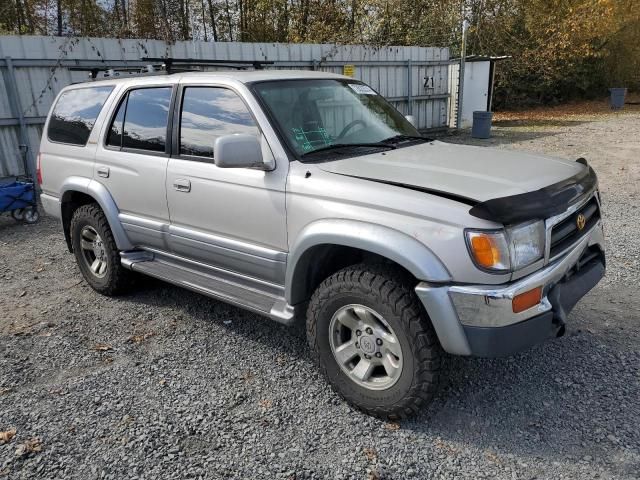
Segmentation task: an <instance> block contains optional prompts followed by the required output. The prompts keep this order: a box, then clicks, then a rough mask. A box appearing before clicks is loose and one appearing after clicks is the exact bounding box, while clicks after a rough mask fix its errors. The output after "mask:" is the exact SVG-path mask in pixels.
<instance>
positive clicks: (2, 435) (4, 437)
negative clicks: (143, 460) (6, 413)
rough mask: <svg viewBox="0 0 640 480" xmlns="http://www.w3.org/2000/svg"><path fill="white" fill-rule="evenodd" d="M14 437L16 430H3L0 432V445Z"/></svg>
mask: <svg viewBox="0 0 640 480" xmlns="http://www.w3.org/2000/svg"><path fill="white" fill-rule="evenodd" d="M15 436H16V429H15V428H10V429H9V430H5V431H4V432H0V445H2V444H4V443H9V442H10V441H11V439H12V438H13V437H15Z"/></svg>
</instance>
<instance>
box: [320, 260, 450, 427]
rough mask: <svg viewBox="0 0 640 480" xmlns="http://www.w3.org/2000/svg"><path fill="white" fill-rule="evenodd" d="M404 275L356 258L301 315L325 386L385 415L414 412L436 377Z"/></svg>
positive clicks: (436, 355) (432, 337) (434, 348)
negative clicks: (304, 314) (303, 314)
mask: <svg viewBox="0 0 640 480" xmlns="http://www.w3.org/2000/svg"><path fill="white" fill-rule="evenodd" d="M413 283H414V282H413V281H412V279H411V277H409V276H408V275H406V274H405V273H404V272H403V271H402V270H400V269H397V268H395V267H393V266H389V265H383V264H379V265H369V264H361V265H355V266H352V267H347V268H345V269H344V270H341V271H339V272H337V273H336V274H334V275H332V276H331V277H329V278H327V279H326V280H325V281H324V282H323V283H322V284H321V285H320V287H318V289H317V290H316V292H315V294H314V295H313V298H312V299H311V302H310V304H309V310H308V314H307V338H308V340H309V345H310V347H311V350H312V352H313V354H314V356H315V358H316V360H317V363H318V365H319V367H320V369H321V371H322V372H323V373H324V375H325V376H326V378H327V380H328V381H329V383H330V384H331V385H332V387H333V388H334V389H335V390H336V391H337V392H338V393H339V394H340V395H341V396H342V397H343V398H345V400H347V401H348V402H349V403H350V404H352V405H354V406H355V407H357V408H359V409H360V410H362V411H364V412H366V413H369V414H372V415H375V416H378V417H383V418H388V419H391V420H395V419H401V418H405V417H408V416H410V415H412V414H414V413H416V412H417V411H418V410H419V409H420V408H421V407H422V406H424V405H426V404H427V403H428V402H429V401H430V400H431V399H432V397H433V395H434V393H435V391H436V389H437V387H438V383H439V372H440V359H441V348H440V345H439V343H438V339H437V337H436V334H435V331H434V330H433V327H432V325H431V323H430V321H429V319H428V318H427V315H426V312H425V311H424V309H423V308H422V305H421V304H420V300H419V299H418V298H417V296H416V294H415V292H414V289H413V288H414V285H413Z"/></svg>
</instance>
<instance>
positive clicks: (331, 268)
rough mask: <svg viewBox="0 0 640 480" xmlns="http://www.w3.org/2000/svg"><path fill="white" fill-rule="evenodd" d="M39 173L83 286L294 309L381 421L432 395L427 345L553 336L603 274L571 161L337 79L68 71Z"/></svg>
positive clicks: (321, 361) (436, 360)
mask: <svg viewBox="0 0 640 480" xmlns="http://www.w3.org/2000/svg"><path fill="white" fill-rule="evenodd" d="M38 176H39V178H40V179H41V180H40V181H41V187H42V197H41V198H42V203H43V205H44V207H45V209H46V211H47V212H48V213H49V214H51V215H55V216H57V217H59V218H60V219H61V221H62V227H63V231H64V235H65V238H66V241H67V245H68V247H69V250H70V251H71V252H73V253H74V254H75V257H76V259H77V262H78V266H79V268H80V271H81V272H82V274H83V275H84V278H85V279H86V281H87V283H89V285H91V287H93V288H94V289H95V290H96V291H97V292H99V293H102V294H105V295H116V294H118V293H121V292H124V291H125V290H127V288H129V286H130V285H131V281H132V279H133V278H134V275H135V274H136V273H140V274H146V275H150V276H153V277H157V278H160V279H162V280H166V281H168V282H171V283H174V284H176V285H180V286H183V287H185V288H189V289H192V290H195V291H196V292H200V293H202V294H204V295H207V296H210V297H213V298H216V299H219V300H222V301H225V302H229V303H232V304H234V305H238V306H240V307H242V308H245V309H247V310H251V311H254V312H257V313H259V314H262V315H264V316H265V317H270V318H272V319H274V320H276V321H278V322H282V323H285V324H293V323H294V322H296V320H298V319H301V320H302V319H304V320H302V321H306V330H307V336H308V341H309V345H310V347H311V351H312V354H313V356H314V357H315V358H316V359H317V362H318V365H319V367H320V369H321V370H322V372H323V373H324V374H325V376H326V378H327V380H328V382H329V383H330V384H331V385H332V386H333V387H334V388H335V390H336V391H337V392H338V393H339V394H340V395H342V396H343V397H344V398H345V399H346V400H347V401H348V402H350V403H351V404H353V405H355V406H356V407H358V408H360V409H362V410H363V411H365V412H368V413H371V414H374V415H378V416H382V417H386V418H390V419H396V418H403V417H406V416H408V415H410V414H412V413H414V412H416V411H417V410H418V409H420V408H421V407H422V406H423V405H425V404H426V403H427V402H428V401H429V400H430V399H431V398H432V396H433V394H434V392H435V391H436V387H437V385H438V382H439V380H440V377H441V359H442V356H443V352H448V353H450V354H455V355H474V356H500V355H510V354H513V353H514V352H517V351H519V350H522V349H524V348H527V347H529V346H531V345H534V344H536V343H539V342H542V341H544V340H546V339H549V338H552V337H557V336H560V335H562V334H563V333H564V330H565V323H566V322H567V316H568V314H569V312H570V311H571V309H572V308H573V306H574V305H575V304H576V302H577V301H578V300H579V299H580V298H581V297H582V296H584V295H585V294H586V293H587V292H588V291H589V290H590V289H591V288H592V287H593V286H594V285H596V283H597V282H598V281H599V280H600V278H602V276H603V275H604V269H605V267H604V265H605V257H604V241H603V229H602V220H601V217H600V199H599V194H598V185H597V179H596V175H595V173H594V171H593V170H592V169H591V168H590V167H589V166H588V165H587V162H586V161H585V160H584V159H578V160H577V161H575V162H573V161H566V160H559V159H553V158H547V157H541V156H537V155H531V154H525V153H515V152H507V151H502V150H494V149H488V148H477V147H469V146H458V145H451V144H447V143H441V142H438V141H433V140H430V139H428V138H425V137H423V136H421V135H420V134H419V132H418V131H417V130H416V129H415V128H414V127H413V125H412V123H411V119H410V118H405V117H404V116H402V115H401V114H400V113H399V112H398V111H397V110H395V109H394V108H393V107H392V106H391V105H390V104H389V103H388V102H387V101H386V100H385V99H384V98H382V97H381V96H380V95H378V94H377V93H376V92H375V91H374V90H373V89H372V88H370V87H369V86H367V85H365V84H364V83H362V82H359V81H357V80H353V79H352V78H348V77H343V76H340V75H332V74H327V73H322V72H303V71H244V72H218V73H182V74H170V75H151V76H139V77H132V78H122V79H106V80H99V81H93V82H87V83H82V84H77V85H72V86H69V87H67V88H65V89H64V90H63V91H62V92H61V93H60V95H59V96H58V98H57V100H56V102H55V103H54V106H53V108H52V110H51V113H50V114H49V117H48V120H47V123H46V125H45V129H44V135H43V138H42V144H41V149H40V154H39V166H38Z"/></svg>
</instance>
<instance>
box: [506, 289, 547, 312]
mask: <svg viewBox="0 0 640 480" xmlns="http://www.w3.org/2000/svg"><path fill="white" fill-rule="evenodd" d="M540 300H542V287H536V288H534V289H531V290H527V291H526V292H524V293H521V294H520V295H516V296H515V297H513V300H512V302H511V305H512V307H513V313H520V312H524V311H525V310H527V309H529V308H531V307H533V306H535V305H537V304H539V303H540Z"/></svg>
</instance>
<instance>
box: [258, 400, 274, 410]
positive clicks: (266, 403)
mask: <svg viewBox="0 0 640 480" xmlns="http://www.w3.org/2000/svg"><path fill="white" fill-rule="evenodd" d="M259 403H260V407H262V408H264V409H265V410H266V409H267V408H271V407H272V406H273V402H272V401H271V400H260V402H259Z"/></svg>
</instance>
